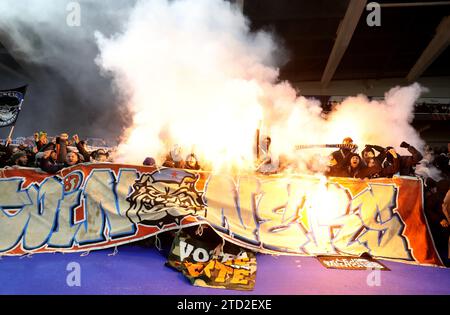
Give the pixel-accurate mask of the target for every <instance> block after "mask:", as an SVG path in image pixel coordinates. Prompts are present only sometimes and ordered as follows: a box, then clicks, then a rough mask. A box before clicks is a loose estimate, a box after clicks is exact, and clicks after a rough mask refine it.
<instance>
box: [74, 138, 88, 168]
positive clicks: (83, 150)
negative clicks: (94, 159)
mask: <svg viewBox="0 0 450 315" xmlns="http://www.w3.org/2000/svg"><path fill="white" fill-rule="evenodd" d="M73 140H74V141H75V145H76V147H77V149H78V152H80V154H81V155H82V156H83V158H84V162H89V161H90V160H91V155H90V154H89V152H88V151H87V150H86V148H85V147H84V145H83V144H84V143H83V142H81V141H80V138H79V137H78V135H74V136H73Z"/></svg>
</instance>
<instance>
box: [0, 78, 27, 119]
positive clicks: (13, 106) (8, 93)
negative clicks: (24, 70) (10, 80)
mask: <svg viewBox="0 0 450 315" xmlns="http://www.w3.org/2000/svg"><path fill="white" fill-rule="evenodd" d="M26 91H27V86H26V85H25V86H22V87H19V88H16V89H11V90H0V128H1V127H7V126H11V125H14V124H15V123H16V120H17V116H19V112H20V109H21V106H22V102H23V99H24V97H25V93H26Z"/></svg>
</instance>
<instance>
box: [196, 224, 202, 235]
mask: <svg viewBox="0 0 450 315" xmlns="http://www.w3.org/2000/svg"><path fill="white" fill-rule="evenodd" d="M195 234H197V235H198V236H202V235H203V224H200V225H199V226H198V228H197V231H195Z"/></svg>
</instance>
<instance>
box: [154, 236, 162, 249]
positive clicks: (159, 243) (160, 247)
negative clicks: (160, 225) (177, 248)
mask: <svg viewBox="0 0 450 315" xmlns="http://www.w3.org/2000/svg"><path fill="white" fill-rule="evenodd" d="M155 247H156V248H157V249H158V250H159V251H161V250H162V246H161V240H160V239H159V237H158V234H156V235H155Z"/></svg>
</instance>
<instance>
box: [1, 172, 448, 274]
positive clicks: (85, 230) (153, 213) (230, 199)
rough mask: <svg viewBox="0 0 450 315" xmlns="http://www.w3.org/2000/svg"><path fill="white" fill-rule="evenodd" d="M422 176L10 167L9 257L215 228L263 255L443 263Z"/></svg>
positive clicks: (6, 208) (6, 183)
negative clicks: (424, 197)
mask: <svg viewBox="0 0 450 315" xmlns="http://www.w3.org/2000/svg"><path fill="white" fill-rule="evenodd" d="M422 195H423V193H422V182H421V181H420V180H418V179H415V178H401V177H398V178H392V179H375V180H358V179H349V178H330V179H326V178H325V177H323V178H322V177H315V176H301V175H281V174H280V175H270V176H263V175H256V174H247V175H245V174H240V175H230V174H224V173H208V172H196V171H187V170H182V169H171V168H162V169H155V168H151V167H144V166H142V167H141V166H131V165H119V164H106V163H105V164H84V165H83V164H81V165H77V166H74V167H71V168H66V169H64V170H62V171H61V172H60V173H58V174H55V175H49V174H45V173H43V172H41V171H39V170H35V169H23V168H22V169H20V168H19V169H14V168H10V169H2V170H0V254H2V255H21V254H24V253H36V252H55V251H60V252H73V251H86V250H92V249H100V248H106V247H111V246H117V245H120V244H125V243H129V242H133V241H136V240H139V239H144V238H147V237H149V236H151V235H155V234H157V233H159V232H162V231H167V230H173V229H180V228H183V227H188V226H193V225H198V224H199V223H202V224H208V225H210V226H211V227H212V228H214V230H215V231H216V232H218V233H219V234H220V235H221V236H222V237H223V238H224V239H225V240H227V241H230V242H232V243H235V244H237V245H239V246H241V247H245V248H248V249H251V250H254V251H257V252H262V253H271V254H290V255H292V254H295V255H336V254H338V255H351V256H360V255H361V254H363V253H368V254H370V255H371V256H373V257H375V258H386V259H394V260H397V261H403V262H411V263H418V264H430V265H442V263H441V262H440V259H439V257H438V255H437V253H436V250H435V248H434V244H433V240H432V238H431V236H430V233H429V229H428V226H427V222H426V219H425V216H424V213H423V200H422Z"/></svg>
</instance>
